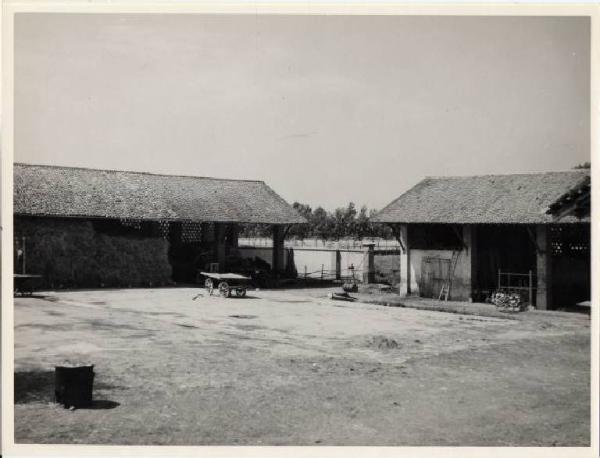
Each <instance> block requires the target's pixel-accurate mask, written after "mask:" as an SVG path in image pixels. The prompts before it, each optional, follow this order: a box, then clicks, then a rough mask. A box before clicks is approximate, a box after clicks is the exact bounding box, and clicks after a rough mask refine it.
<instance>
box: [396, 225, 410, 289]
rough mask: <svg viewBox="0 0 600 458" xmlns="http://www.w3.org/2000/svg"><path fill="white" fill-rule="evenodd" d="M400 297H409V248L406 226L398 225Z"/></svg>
mask: <svg viewBox="0 0 600 458" xmlns="http://www.w3.org/2000/svg"><path fill="white" fill-rule="evenodd" d="M400 243H401V244H402V246H401V247H400V285H398V286H399V288H400V296H410V293H411V287H410V283H411V274H410V247H409V244H408V225H406V224H401V225H400Z"/></svg>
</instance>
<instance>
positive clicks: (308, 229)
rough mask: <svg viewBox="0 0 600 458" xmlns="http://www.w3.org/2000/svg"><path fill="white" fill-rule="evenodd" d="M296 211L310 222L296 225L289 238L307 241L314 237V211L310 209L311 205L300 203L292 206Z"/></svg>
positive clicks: (289, 233)
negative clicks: (306, 239)
mask: <svg viewBox="0 0 600 458" xmlns="http://www.w3.org/2000/svg"><path fill="white" fill-rule="evenodd" d="M292 207H293V208H294V210H296V211H297V212H298V213H299V214H300V215H302V216H304V218H306V221H308V223H307V224H295V225H293V226H292V228H291V229H290V231H289V232H288V235H289V237H295V238H298V239H305V238H308V237H310V236H311V235H312V232H313V227H312V219H313V211H312V208H310V205H307V204H301V203H300V202H294V203H293V204H292Z"/></svg>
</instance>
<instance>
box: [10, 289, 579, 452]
mask: <svg viewBox="0 0 600 458" xmlns="http://www.w3.org/2000/svg"><path fill="white" fill-rule="evenodd" d="M198 292H201V293H203V294H204V296H203V297H199V298H197V299H196V300H195V301H194V300H192V298H193V297H194V296H195V295H196V294H197V293H198ZM327 292H328V291H327V290H325V289H320V290H316V289H312V290H277V291H249V293H248V297H247V298H239V299H238V298H231V299H225V298H221V297H207V295H206V293H205V292H204V290H198V289H192V288H164V289H128V290H98V291H72V292H48V293H40V295H39V296H40V297H34V298H16V299H15V431H16V433H15V435H16V437H15V440H16V442H17V443H57V444H58V443H61V444H64V443H87V444H131V445H150V444H152V445H158V444H167V445H407V446H410V445H446V446H450V445H463V446H467V445H469V446H503V445H506V446H509V445H520V446H540V445H543V446H552V445H556V446H588V445H589V441H590V432H589V428H590V320H589V316H586V315H582V314H574V313H560V312H524V313H522V314H519V315H518V316H516V319H504V318H492V317H479V316H472V315H460V314H451V313H442V312H432V311H424V310H415V309H409V308H399V307H384V306H379V305H370V304H364V303H359V302H355V303H348V302H337V301H332V300H329V299H328V298H327V297H326V294H327ZM66 359H69V360H80V361H89V362H91V363H93V364H94V365H95V371H96V378H95V382H94V399H95V401H96V402H95V404H94V406H93V408H91V409H79V410H74V411H69V410H66V409H63V408H62V407H60V406H58V405H55V404H53V402H52V401H53V389H54V372H53V371H54V366H55V365H57V364H60V363H61V362H63V361H64V360H66Z"/></svg>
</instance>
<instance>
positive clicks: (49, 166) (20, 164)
mask: <svg viewBox="0 0 600 458" xmlns="http://www.w3.org/2000/svg"><path fill="white" fill-rule="evenodd" d="M14 165H17V166H20V167H43V168H53V169H65V170H91V171H94V172H113V173H132V174H136V175H151V176H158V177H177V178H198V179H202V180H215V181H237V182H246V183H263V184H266V183H265V181H264V180H248V179H239V178H217V177H206V176H198V175H178V174H167V173H154V172H140V171H136V170H117V169H96V168H93V167H78V166H75V167H73V166H68V165H50V164H27V163H25V162H15V163H14Z"/></svg>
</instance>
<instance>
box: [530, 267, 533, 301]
mask: <svg viewBox="0 0 600 458" xmlns="http://www.w3.org/2000/svg"><path fill="white" fill-rule="evenodd" d="M529 305H533V273H532V272H531V270H530V271H529Z"/></svg>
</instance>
